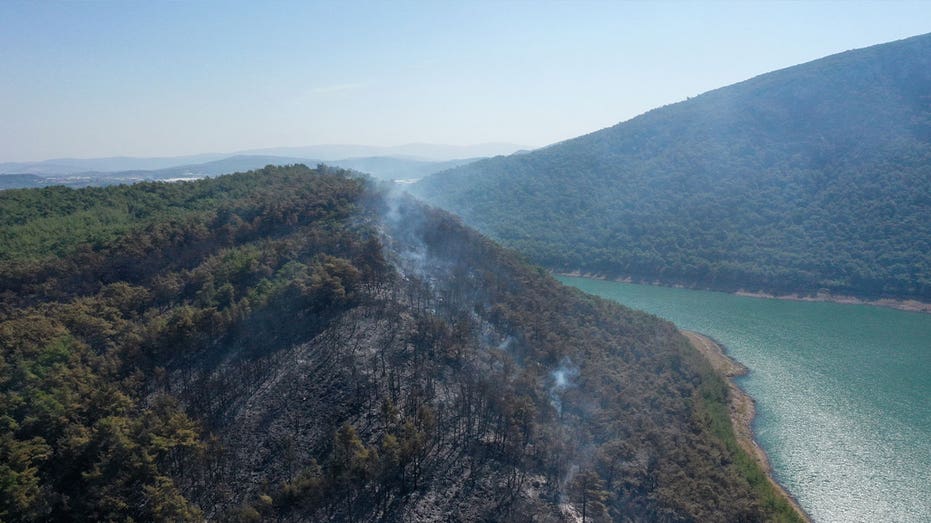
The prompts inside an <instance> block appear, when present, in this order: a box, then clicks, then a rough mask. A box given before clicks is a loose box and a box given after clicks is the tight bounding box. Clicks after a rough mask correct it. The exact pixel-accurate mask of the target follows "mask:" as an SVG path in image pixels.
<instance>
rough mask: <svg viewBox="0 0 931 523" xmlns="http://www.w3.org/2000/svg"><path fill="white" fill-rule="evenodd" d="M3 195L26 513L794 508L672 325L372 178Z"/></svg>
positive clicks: (576, 513)
mask: <svg viewBox="0 0 931 523" xmlns="http://www.w3.org/2000/svg"><path fill="white" fill-rule="evenodd" d="M35 198H39V199H41V200H42V201H43V202H44V204H45V208H44V210H43V211H42V212H41V213H40V214H39V215H33V214H30V213H29V212H28V210H27V209H24V208H23V206H24V205H25V206H27V207H28V206H29V205H28V203H29V202H31V201H33V199H35ZM119 202H124V203H125V202H132V203H133V204H134V205H135V207H132V206H123V207H120V205H118V204H119ZM0 208H2V209H4V211H5V212H4V213H2V214H0V216H3V217H4V218H3V219H4V220H7V222H9V223H5V224H4V225H5V227H6V228H7V234H8V235H10V238H11V239H13V240H17V241H14V242H13V243H11V244H10V245H14V246H17V245H19V246H31V248H29V249H26V248H25V247H23V249H21V250H11V249H7V250H5V251H3V253H2V254H3V263H2V265H0V296H2V297H3V301H2V307H0V343H2V345H3V347H4V352H3V357H2V358H0V387H2V388H0V394H2V396H0V400H2V401H0V409H2V410H0V420H2V424H0V456H3V461H2V462H0V486H2V489H0V517H2V519H4V520H10V521H20V520H47V519H51V520H61V519H94V520H102V519H104V520H106V519H126V518H128V517H132V518H134V519H138V520H152V519H155V520H166V519H171V520H183V519H202V518H204V517H206V518H207V519H210V520H222V521H229V520H258V519H277V520H281V521H346V520H353V521H372V520H383V521H449V520H463V521H474V520H486V521H487V520H497V521H530V520H533V521H572V520H575V519H578V518H579V517H583V515H584V518H585V519H586V520H592V521H602V520H610V519H613V520H617V521H641V520H642V521H646V520H649V521H689V520H703V521H710V520H728V521H736V520H763V519H789V520H792V519H795V518H796V515H795V514H794V513H792V512H791V510H790V509H789V508H788V506H787V505H786V504H785V503H784V501H783V500H781V499H780V498H779V497H778V496H777V495H776V494H775V493H774V492H773V491H772V490H771V489H770V487H769V485H768V483H767V482H766V480H765V477H764V476H763V475H762V473H761V471H760V470H759V468H757V467H756V466H755V465H754V464H753V461H752V460H750V459H749V458H748V457H747V456H746V455H745V454H744V453H743V452H742V451H741V450H740V449H739V447H738V446H737V445H736V443H735V442H734V438H733V434H732V432H731V429H730V423H729V420H728V418H727V411H726V407H725V405H724V401H725V397H726V394H727V387H726V386H725V384H724V383H723V382H722V381H721V379H720V378H719V377H717V376H716V375H714V374H713V373H712V372H711V370H710V368H709V367H708V365H707V363H706V362H705V361H704V360H702V359H701V358H700V357H699V355H698V354H697V353H696V352H695V351H694V350H693V349H692V348H691V347H690V346H689V345H688V343H687V342H686V340H685V339H684V338H683V337H682V336H681V335H680V334H679V333H678V332H677V331H676V329H675V327H674V326H673V325H671V324H669V323H667V322H663V321H661V320H659V319H657V318H655V317H652V316H649V315H646V314H643V313H639V312H635V311H632V310H630V309H626V308H623V307H620V306H618V305H614V304H611V303H609V302H606V301H603V300H599V299H597V298H593V297H590V296H587V295H584V294H582V293H580V292H578V291H574V290H571V289H568V288H566V287H563V286H560V285H559V284H558V283H556V282H555V281H554V280H553V279H552V278H550V277H549V276H548V275H547V274H546V273H545V272H544V271H542V270H540V269H536V268H533V267H531V266H528V265H526V264H525V263H524V262H522V261H520V260H519V259H517V258H516V257H515V256H514V255H513V254H511V253H510V252H507V251H505V250H503V249H501V248H500V247H498V246H496V245H495V244H493V243H492V242H490V241H489V240H487V239H485V238H483V237H482V236H480V235H479V234H477V233H475V232H473V231H471V230H469V229H467V228H466V227H464V226H463V225H462V224H461V223H460V222H459V221H458V220H457V219H455V218H453V217H451V216H450V215H448V214H446V213H443V212H440V211H436V210H432V209H429V208H426V207H424V206H423V205H421V204H419V203H417V202H415V201H413V200H411V199H407V198H398V197H394V196H391V195H389V194H387V193H385V192H382V191H380V190H378V189H377V188H375V187H373V186H372V185H370V183H369V182H366V181H363V180H360V179H355V178H352V177H349V176H347V175H346V174H345V173H341V172H319V171H312V170H310V169H307V168H306V167H303V166H293V167H285V168H266V169H264V170H261V171H257V172H253V173H247V174H237V175H231V176H226V177H221V178H217V179H212V180H202V181H198V182H192V183H184V184H140V185H136V186H132V187H113V188H107V189H84V190H79V191H72V190H64V189H41V190H24V191H9V192H7V193H3V194H2V195H0ZM76 217H82V220H83V221H82V223H84V224H85V227H86V230H79V231H77V232H76V235H72V234H70V233H69V231H67V230H65V229H62V228H57V227H56V226H55V225H56V224H57V223H58V221H56V220H61V221H65V222H73V221H74V220H75V218H76ZM36 220H41V224H42V227H30V224H33V225H34V224H35V223H36ZM107 224H115V225H114V226H113V227H116V228H115V229H114V228H113V227H110V228H107V226H106V225H107ZM117 226H118V227H117ZM18 234H31V235H33V236H35V237H33V238H32V240H33V243H29V242H26V241H25V240H22V239H21V238H19V237H18V236H17V235H18ZM43 234H44V236H43ZM66 234H67V235H68V238H67V241H66V240H65V239H64V238H63V237H60V236H64V235H66ZM75 238H76V239H75ZM43 246H45V247H43Z"/></svg>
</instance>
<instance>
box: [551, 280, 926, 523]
mask: <svg viewBox="0 0 931 523" xmlns="http://www.w3.org/2000/svg"><path fill="white" fill-rule="evenodd" d="M559 279H560V281H562V282H563V283H566V284H568V285H572V286H575V287H578V288H579V289H582V290H584V291H586V292H589V293H592V294H596V295H599V296H603V297H605V298H610V299H613V300H616V301H618V302H620V303H622V304H624V305H627V306H630V307H633V308H635V309H641V310H644V311H647V312H650V313H652V314H655V315H657V316H660V317H663V318H666V319H668V320H671V321H672V322H674V323H676V324H677V325H678V326H680V327H682V328H684V329H689V330H694V331H698V332H701V333H703V334H707V335H708V336H711V337H712V338H714V339H716V340H717V341H719V342H721V343H722V344H723V345H724V346H725V348H726V350H727V352H728V354H729V355H731V356H733V357H734V358H735V359H737V360H738V361H740V362H741V363H743V364H744V365H746V366H747V367H748V368H749V369H750V374H749V375H747V376H745V377H743V378H740V380H739V384H740V385H741V387H743V388H744V389H745V390H746V391H747V392H748V393H749V394H750V395H751V396H753V398H754V399H755V400H756V403H757V418H756V420H755V422H754V430H755V432H756V436H757V440H758V441H759V442H760V445H761V446H762V447H763V449H764V450H766V452H767V454H769V458H770V461H771V463H772V465H773V470H774V475H775V476H776V479H777V480H778V481H779V482H780V483H781V484H782V485H784V486H785V487H786V489H787V490H788V491H789V492H790V493H791V494H792V495H793V496H795V497H796V499H798V501H799V503H800V504H801V505H802V507H803V508H804V509H805V510H806V511H808V513H809V514H810V515H811V516H812V518H813V519H814V520H815V521H819V522H822V521H823V522H828V521H831V522H833V521H838V522H848V521H923V522H928V521H931V314H922V313H916V312H904V311H897V310H893V309H885V308H880V307H873V306H868V305H842V304H836V303H823V302H822V303H812V302H795V301H783V300H774V299H762V298H750V297H744V296H734V295H731V294H725V293H719V292H707V291H693V290H686V289H672V288H667V287H656V286H650V285H633V284H626V283H617V282H608V281H601V280H591V279H586V278H570V277H560V278H559Z"/></svg>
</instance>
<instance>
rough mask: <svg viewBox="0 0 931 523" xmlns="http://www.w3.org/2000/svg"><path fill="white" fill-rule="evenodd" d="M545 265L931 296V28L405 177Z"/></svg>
mask: <svg viewBox="0 0 931 523" xmlns="http://www.w3.org/2000/svg"><path fill="white" fill-rule="evenodd" d="M413 191H414V192H415V193H416V194H418V195H420V196H423V197H425V198H427V199H428V200H429V201H431V202H434V203H436V204H437V205H440V206H442V207H444V208H446V209H450V210H452V211H453V212H456V213H458V214H460V215H461V216H462V217H463V218H464V219H465V220H466V222H467V223H468V224H470V225H472V226H475V227H477V228H478V229H479V230H481V231H482V232H485V233H487V234H489V235H490V236H492V237H493V238H495V239H498V240H500V241H502V242H503V243H504V244H506V245H508V246H512V247H515V248H517V249H518V250H520V251H521V252H523V253H525V254H526V255H528V256H529V257H530V258H531V259H532V260H533V261H536V262H538V263H542V264H544V265H546V266H549V267H552V268H556V269H558V270H567V271H570V270H581V271H583V272H594V273H601V274H606V275H611V276H631V277H634V278H636V279H646V280H660V281H664V282H669V283H682V284H686V285H693V286H702V287H712V288H719V289H724V290H733V289H739V288H744V289H748V290H763V291H767V292H778V293H782V292H801V293H809V292H812V293H813V292H816V291H818V290H828V291H830V292H832V293H840V294H852V295H858V296H864V297H895V298H918V299H921V300H924V301H928V300H931V220H929V219H928V216H931V198H929V195H931V35H923V36H917V37H914V38H909V39H906V40H901V41H898V42H892V43H889V44H884V45H878V46H874V47H870V48H866V49H860V50H856V51H849V52H845V53H841V54H838V55H834V56H829V57H827V58H823V59H821V60H816V61H814V62H810V63H807V64H803V65H799V66H795V67H790V68H788V69H783V70H780V71H776V72H773V73H769V74H765V75H762V76H759V77H756V78H753V79H751V80H748V81H745V82H742V83H739V84H736V85H732V86H729V87H725V88H722V89H718V90H715V91H711V92H709V93H706V94H703V95H701V96H698V97H695V98H692V99H690V100H687V101H684V102H681V103H677V104H673V105H669V106H666V107H662V108H659V109H656V110H653V111H650V112H648V113H646V114H644V115H642V116H639V117H637V118H634V119H632V120H630V121H627V122H623V123H620V124H618V125H616V126H614V127H611V128H608V129H604V130H601V131H598V132H595V133H592V134H589V135H586V136H582V137H579V138H576V139H573V140H568V141H566V142H562V143H559V144H556V145H553V146H550V147H546V148H543V149H538V150H536V151H533V152H531V153H528V154H525V155H520V156H510V157H505V158H494V159H488V160H484V161H480V162H477V163H474V164H470V165H467V166H464V167H460V168H458V169H454V170H450V171H447V172H444V173H439V174H436V175H433V176H432V177H429V178H427V179H425V180H423V181H422V182H420V183H419V184H417V185H415V186H414V187H413Z"/></svg>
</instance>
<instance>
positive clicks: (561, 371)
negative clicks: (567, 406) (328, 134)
mask: <svg viewBox="0 0 931 523" xmlns="http://www.w3.org/2000/svg"><path fill="white" fill-rule="evenodd" d="M578 375H579V367H578V366H576V365H575V364H574V363H572V360H571V359H570V358H569V357H568V356H567V357H565V358H563V359H562V361H561V362H560V363H559V367H557V368H556V369H555V370H554V371H553V372H551V373H550V379H551V380H552V382H553V383H552V385H550V391H549V392H550V405H552V406H553V408H554V409H556V412H557V413H559V415H560V416H562V396H563V394H564V393H565V392H566V390H568V389H570V388H572V387H575V381H574V380H575V378H576V377H578Z"/></svg>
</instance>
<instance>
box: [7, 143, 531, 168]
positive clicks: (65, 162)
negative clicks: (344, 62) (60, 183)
mask: <svg viewBox="0 0 931 523" xmlns="http://www.w3.org/2000/svg"><path fill="white" fill-rule="evenodd" d="M526 149H530V148H529V147H527V146H523V145H515V144H509V143H485V144H477V145H463V146H460V145H443V144H420V143H418V144H407V145H398V146H393V147H379V146H368V145H311V146H306V147H272V148H265V149H251V150H246V151H237V152H233V153H205V154H196V155H188V156H165V157H155V158H132V157H111V158H58V159H53V160H43V161H38V162H5V163H2V162H0V174H36V175H55V176H58V175H67V174H79V173H112V172H124V171H157V170H162V169H170V168H181V167H185V166H194V165H202V164H205V163H211V162H217V161H225V160H229V159H231V158H262V157H265V158H270V159H273V160H282V159H286V160H287V159H300V160H302V161H307V160H308V159H313V161H320V162H335V161H337V160H339V161H346V160H347V159H350V160H356V159H362V158H391V159H392V160H409V161H412V162H421V163H427V162H446V161H452V160H462V159H463V158H484V157H488V156H498V155H506V154H511V153H513V152H516V151H519V150H526ZM282 157H283V158H282ZM236 162H240V163H241V161H239V160H235V161H233V162H232V163H235V164H236V165H239V164H240V163H236ZM369 165H372V163H371V162H369ZM378 165H380V164H378ZM264 166H265V164H262V165H251V164H250V166H249V167H247V169H251V168H255V167H264ZM447 167H450V166H447ZM348 168H354V167H348Z"/></svg>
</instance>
